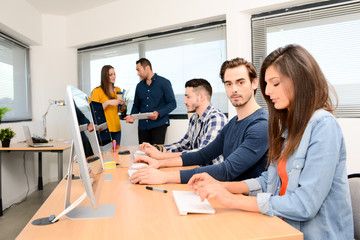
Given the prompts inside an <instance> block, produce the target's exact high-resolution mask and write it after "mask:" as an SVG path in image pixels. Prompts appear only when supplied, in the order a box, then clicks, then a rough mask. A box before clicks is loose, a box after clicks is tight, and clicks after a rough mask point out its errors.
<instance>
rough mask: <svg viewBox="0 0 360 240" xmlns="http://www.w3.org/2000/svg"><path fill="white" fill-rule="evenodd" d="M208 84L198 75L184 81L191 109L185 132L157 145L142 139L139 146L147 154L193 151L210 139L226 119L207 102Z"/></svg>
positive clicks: (160, 155) (167, 155)
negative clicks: (174, 140)
mask: <svg viewBox="0 0 360 240" xmlns="http://www.w3.org/2000/svg"><path fill="white" fill-rule="evenodd" d="M211 95H212V88H211V85H210V83H209V82H208V81H206V80H205V79H202V78H196V79H192V80H189V81H187V82H186V84H185V100H184V104H185V105H186V107H187V109H188V112H194V114H193V115H192V117H191V118H190V121H189V127H188V130H187V132H186V134H185V136H184V137H183V138H182V139H180V141H178V142H174V143H172V144H169V145H165V146H164V147H162V146H159V147H158V148H156V147H154V146H152V145H150V144H149V143H143V144H141V145H140V149H141V150H143V151H144V152H145V153H146V154H147V155H148V156H150V157H152V158H155V159H158V160H161V159H167V158H172V157H177V156H180V155H183V154H186V153H188V152H195V151H198V150H199V149H201V148H203V147H205V146H206V145H208V144H209V143H210V142H211V141H213V140H214V139H215V138H216V137H217V135H218V134H219V132H220V131H221V129H222V128H223V127H224V126H225V124H226V123H227V118H226V116H225V115H224V114H223V113H222V112H221V111H220V110H219V109H217V108H215V107H214V106H213V105H212V104H211ZM222 161H224V157H223V156H222V155H220V156H218V157H217V158H215V159H213V160H212V164H218V163H221V162H222Z"/></svg>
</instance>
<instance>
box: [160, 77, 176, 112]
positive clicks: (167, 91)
mask: <svg viewBox="0 0 360 240" xmlns="http://www.w3.org/2000/svg"><path fill="white" fill-rule="evenodd" d="M161 87H162V89H163V92H164V97H165V99H164V100H165V103H166V105H165V106H164V107H162V108H160V109H156V111H157V112H158V113H159V117H162V116H164V115H167V114H169V113H170V112H171V111H172V110H174V109H175V108H176V100H175V95H174V91H173V89H172V86H171V83H170V81H169V80H167V79H165V81H164V82H163V84H162V86H161Z"/></svg>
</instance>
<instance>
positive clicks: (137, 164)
mask: <svg viewBox="0 0 360 240" xmlns="http://www.w3.org/2000/svg"><path fill="white" fill-rule="evenodd" d="M146 166H149V165H148V164H146V163H133V164H132V165H131V167H130V169H136V170H137V169H140V168H142V167H146Z"/></svg>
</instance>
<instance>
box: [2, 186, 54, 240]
mask: <svg viewBox="0 0 360 240" xmlns="http://www.w3.org/2000/svg"><path fill="white" fill-rule="evenodd" d="M56 185H57V182H53V183H48V184H46V185H45V186H44V189H43V190H42V191H35V192H33V193H32V194H30V195H29V196H28V197H27V199H26V201H24V202H22V203H20V204H19V205H13V206H12V207H11V208H9V209H7V210H5V212H4V214H3V216H2V217H0V240H11V239H15V238H16V236H17V235H18V234H19V233H20V232H21V230H22V229H23V228H24V227H25V225H26V224H27V223H28V222H29V220H30V219H31V217H32V216H33V215H34V214H35V213H36V211H37V210H38V209H39V207H40V206H41V205H42V203H43V202H44V201H45V200H46V199H47V197H48V196H49V195H50V193H51V192H52V191H53V190H54V189H55V187H56Z"/></svg>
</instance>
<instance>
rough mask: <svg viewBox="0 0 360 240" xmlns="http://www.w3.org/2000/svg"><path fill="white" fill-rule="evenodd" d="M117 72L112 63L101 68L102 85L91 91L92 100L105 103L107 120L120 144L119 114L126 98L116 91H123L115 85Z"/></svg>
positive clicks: (112, 136)
mask: <svg viewBox="0 0 360 240" xmlns="http://www.w3.org/2000/svg"><path fill="white" fill-rule="evenodd" d="M115 79H116V74H115V70H114V68H113V67H112V66H110V65H105V66H103V68H102V69H101V85H100V86H99V87H96V88H95V89H94V90H93V91H92V92H91V100H92V101H96V102H100V103H102V105H103V109H104V112H105V118H106V122H107V125H108V128H109V132H110V134H111V138H112V139H113V140H116V145H118V146H119V145H120V140H121V125H120V119H119V115H118V111H119V105H120V106H121V107H120V112H121V111H123V110H124V109H125V101H124V99H118V98H117V95H116V93H117V92H121V89H120V88H119V87H115Z"/></svg>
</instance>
